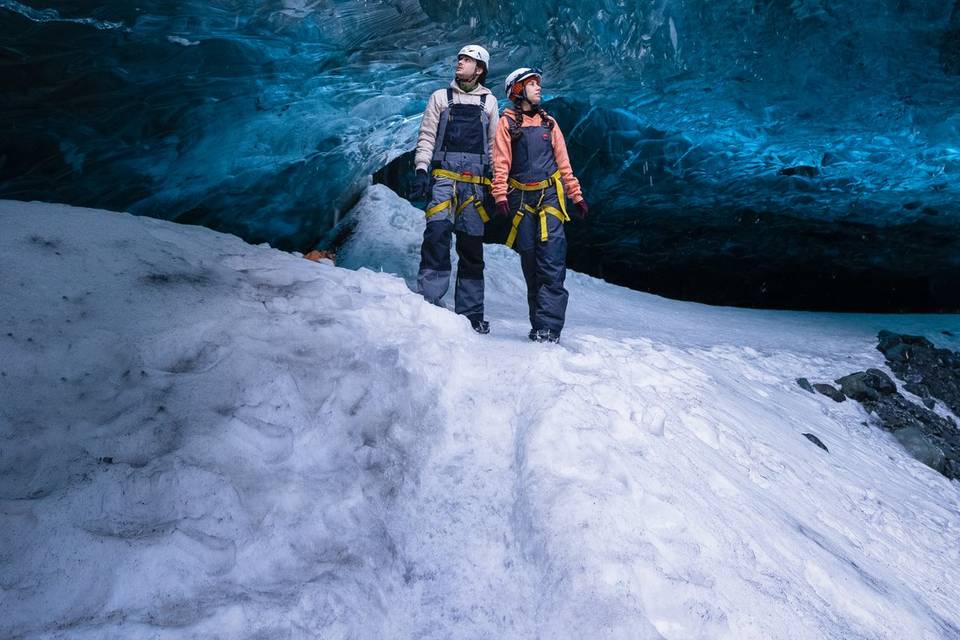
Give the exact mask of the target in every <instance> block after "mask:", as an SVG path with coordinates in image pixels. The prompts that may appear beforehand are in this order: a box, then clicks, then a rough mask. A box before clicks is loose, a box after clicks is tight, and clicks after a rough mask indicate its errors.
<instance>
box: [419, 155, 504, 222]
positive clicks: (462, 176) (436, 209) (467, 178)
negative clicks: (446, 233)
mask: <svg viewBox="0 0 960 640" xmlns="http://www.w3.org/2000/svg"><path fill="white" fill-rule="evenodd" d="M433 177H434V178H449V179H450V180H453V181H454V182H455V183H456V182H466V183H469V184H474V185H481V186H485V187H489V186H490V178H484V177H483V176H475V175H473V174H472V173H457V172H456V171H447V170H446V169H434V170H433ZM471 204H473V205H474V206H475V207H476V208H477V213H478V214H480V219H481V220H483V223H484V224H486V223H488V222H490V216H488V215H487V210H486V209H485V208H484V206H483V197H482V196H480V197H478V194H477V193H476V189H474V194H473V195H472V196H470V197H469V198H467V199H466V200H464V201H463V202H459V200H458V196H457V185H456V184H454V185H453V196H452V197H451V198H450V199H449V200H444V201H443V202H438V203H437V204H435V205H433V206H432V207H430V208H429V209H427V212H426V213H427V219H428V220H429V219H430V218H432V217H433V216H435V215H437V214H438V213H440V212H441V211H443V210H445V209H446V208H447V207H450V208H452V209H453V214H454V217H456V216H458V215H460V214H461V213H462V212H463V210H464V209H466V208H467V207H469V206H470V205H471Z"/></svg>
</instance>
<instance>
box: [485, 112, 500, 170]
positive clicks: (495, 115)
mask: <svg viewBox="0 0 960 640" xmlns="http://www.w3.org/2000/svg"><path fill="white" fill-rule="evenodd" d="M490 98H491V99H488V100H487V118H488V119H489V120H490V128H489V131H488V132H487V145H488V147H489V148H488V149H487V153H489V154H490V155H489V156H488V157H489V158H490V164H491V168H492V165H493V143H494V141H495V140H496V139H497V125H498V124H499V121H500V108H499V107H498V106H497V99H496V98H494V97H493V95H491V96H490Z"/></svg>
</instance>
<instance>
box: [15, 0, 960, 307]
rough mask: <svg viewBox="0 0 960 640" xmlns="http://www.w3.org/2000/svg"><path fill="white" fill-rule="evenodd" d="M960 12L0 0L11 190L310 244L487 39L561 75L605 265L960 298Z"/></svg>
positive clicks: (876, 6) (405, 146) (711, 279)
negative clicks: (466, 47)
mask: <svg viewBox="0 0 960 640" xmlns="http://www.w3.org/2000/svg"><path fill="white" fill-rule="evenodd" d="M957 7H958V5H957V3H950V2H930V1H929V0H857V1H855V0H843V1H840V0H712V1H708V0H696V1H695V0H617V1H611V0H585V1H579V2H577V1H572V0H569V1H568V0H550V1H547V2H542V1H541V2H513V1H510V2H490V1H487V0H476V1H473V2H470V3H462V2H456V3H453V2H443V1H438V0H421V1H420V2H417V1H415V0H394V1H386V0H380V1H375V0H370V1H360V0H353V1H340V2H337V1H328V2H321V3H315V2H308V1H307V0H283V1H269V2H244V1H233V2H230V1H215V2H182V1H181V2H158V1H146V2H141V3H120V2H61V3H56V4H51V5H45V4H41V3H38V2H33V3H25V2H15V1H13V0H0V67H2V70H3V71H2V73H0V116H2V117H0V197H5V198H19V199H43V200H53V201H62V202H69V203H73V204H81V205H90V206H100V207H107V208H114V209H126V210H130V211H133V212H137V213H143V214H147V215H153V216H158V217H164V218H169V219H175V220H179V221H184V222H196V223H202V224H206V225H208V226H212V227H215V228H218V229H222V230H226V231H231V232H234V233H238V234H239V235H242V236H244V237H246V238H248V239H250V240H253V241H264V240H266V241H270V242H272V243H273V244H275V245H277V246H280V247H284V248H306V247H309V246H310V245H311V244H313V243H314V242H315V241H316V239H317V238H319V237H321V236H322V235H323V234H324V233H325V232H326V231H327V230H328V229H329V228H330V226H331V225H332V224H333V223H334V221H335V220H336V218H337V216H338V214H339V213H340V212H342V211H344V210H345V209H346V208H347V207H349V205H350V204H351V202H352V201H353V199H354V198H355V197H356V196H357V194H358V193H359V191H360V190H361V189H362V188H363V185H364V184H366V182H367V181H368V179H369V178H368V176H369V175H370V174H371V173H373V172H374V171H376V170H377V169H378V168H380V167H382V166H384V165H385V164H387V163H388V162H389V161H390V160H392V159H394V158H396V157H397V156H399V155H400V154H402V153H403V152H405V151H408V150H409V149H410V148H412V146H413V142H414V136H415V133H416V128H417V125H418V118H419V114H420V112H421V110H422V108H423V106H424V103H425V99H426V96H427V95H428V93H429V91H430V90H432V89H433V88H436V87H438V86H442V85H444V84H445V83H446V82H447V81H448V79H449V77H450V67H451V64H452V58H453V56H454V54H455V53H456V50H457V49H458V48H459V46H460V45H461V44H463V43H466V42H473V41H477V42H481V43H483V44H485V45H487V46H488V48H490V50H491V52H492V54H493V70H492V73H491V78H490V83H489V84H491V86H492V87H493V88H494V89H495V90H497V92H498V94H499V87H500V86H501V83H502V79H503V77H504V76H505V74H506V73H507V72H508V71H509V70H510V69H512V68H513V67H516V66H520V65H526V64H531V65H538V66H542V67H543V68H544V69H545V71H546V78H545V82H546V86H545V92H546V93H547V94H548V95H547V97H548V98H550V99H551V101H550V102H549V107H550V109H551V110H553V111H554V112H555V113H556V114H557V115H558V117H559V118H560V123H561V126H562V127H563V128H564V130H565V132H566V134H567V137H568V141H569V143H570V146H571V149H572V151H573V155H574V161H575V168H576V169H577V171H578V172H579V173H580V174H581V178H582V180H583V182H584V185H585V189H586V193H587V195H588V197H589V198H590V200H591V204H592V207H593V210H594V211H595V212H596V214H597V217H596V220H595V221H594V222H593V223H592V224H591V225H583V226H580V227H571V228H570V235H571V260H572V262H573V263H575V265H577V266H579V268H581V269H584V270H587V271H591V272H593V273H597V274H599V275H604V276H606V277H609V278H611V279H614V280H617V281H620V282H624V283H626V284H631V285H632V286H637V287H639V288H647V289H652V290H659V291H661V292H664V293H667V294H668V295H675V296H677V297H693V298H697V299H704V300H707V301H711V302H733V303H737V304H756V305H763V304H766V303H769V304H770V305H773V306H797V305H799V306H809V305H807V304H806V303H805V302H803V301H802V300H800V301H799V302H798V300H799V298H802V297H803V296H804V295H808V294H809V295H811V296H814V297H817V296H820V297H822V298H826V299H830V298H836V297H841V298H842V297H845V296H844V292H845V291H846V290H848V289H851V288H855V289H859V290H864V289H863V286H865V285H864V283H866V282H869V281H870V280H877V279H879V280H881V284H880V285H878V286H877V287H876V288H870V287H867V289H869V293H868V297H871V298H875V299H877V298H885V299H886V302H883V303H882V304H878V305H876V306H877V307H878V308H881V307H882V308H888V307H889V308H891V309H893V308H901V307H902V308H912V309H917V310H921V309H922V310H934V309H944V308H948V307H949V300H951V299H954V300H958V299H960V295H956V294H957V293H958V292H957V291H956V288H955V286H954V285H952V284H951V283H952V281H953V280H955V279H956V278H954V277H953V275H952V274H954V273H956V269H957V268H958V267H960V257H958V256H960V245H958V240H957V234H956V228H957V222H958V207H957V202H958V194H960V186H958V184H960V183H958V181H957V179H956V178H957V173H958V171H960V108H958V107H960V76H958V75H957V73H958V72H960V35H958V34H960V10H958V8H957ZM397 186H398V187H399V186H401V185H399V184H398V185H397ZM671 274H673V275H672V276H671ZM791 274H792V275H791ZM796 274H802V277H800V278H798V277H797V275H796ZM858 274H859V275H858ZM671 277H672V278H673V279H674V282H672V283H671V282H670V280H671ZM798 281H799V282H806V283H807V288H808V289H809V291H807V293H803V292H801V291H800V289H802V287H801V286H799V285H798V284H797V282H798ZM890 282H894V283H895V286H893V287H892V288H891V287H890V286H887V285H888V284H889V283H890ZM838 283H839V284H838ZM884 283H887V284H884ZM658 287H659V288H658ZM698 291H699V293H698ZM704 291H707V292H709V291H714V292H717V295H718V296H719V298H717V299H713V298H711V297H710V296H709V295H706V293H704ZM738 292H740V293H738ZM740 294H742V295H740ZM798 296H799V298H798ZM791 297H793V298H795V300H794V303H795V304H791V301H790V298H791ZM765 300H766V302H765ZM811 304H812V305H813V306H817V305H818V304H820V305H821V306H823V305H822V304H821V303H811ZM954 304H956V302H954ZM828 306H829V305H828ZM841 306H842V305H841ZM855 306H857V305H855ZM859 306H863V305H859ZM866 306H870V305H866Z"/></svg>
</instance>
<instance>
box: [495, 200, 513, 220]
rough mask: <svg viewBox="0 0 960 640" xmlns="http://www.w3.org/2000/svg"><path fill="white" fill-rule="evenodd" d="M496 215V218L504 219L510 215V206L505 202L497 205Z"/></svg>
mask: <svg viewBox="0 0 960 640" xmlns="http://www.w3.org/2000/svg"><path fill="white" fill-rule="evenodd" d="M496 213H497V217H498V218H506V217H507V216H509V215H510V205H508V204H507V201H506V200H504V201H502V202H498V203H497V211H496Z"/></svg>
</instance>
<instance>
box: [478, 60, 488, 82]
mask: <svg viewBox="0 0 960 640" xmlns="http://www.w3.org/2000/svg"><path fill="white" fill-rule="evenodd" d="M477 66H478V67H480V68H481V69H483V71H481V72H480V77H479V78H477V84H483V83H485V82H486V81H487V65H486V63H485V62H484V61H483V60H477Z"/></svg>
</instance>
